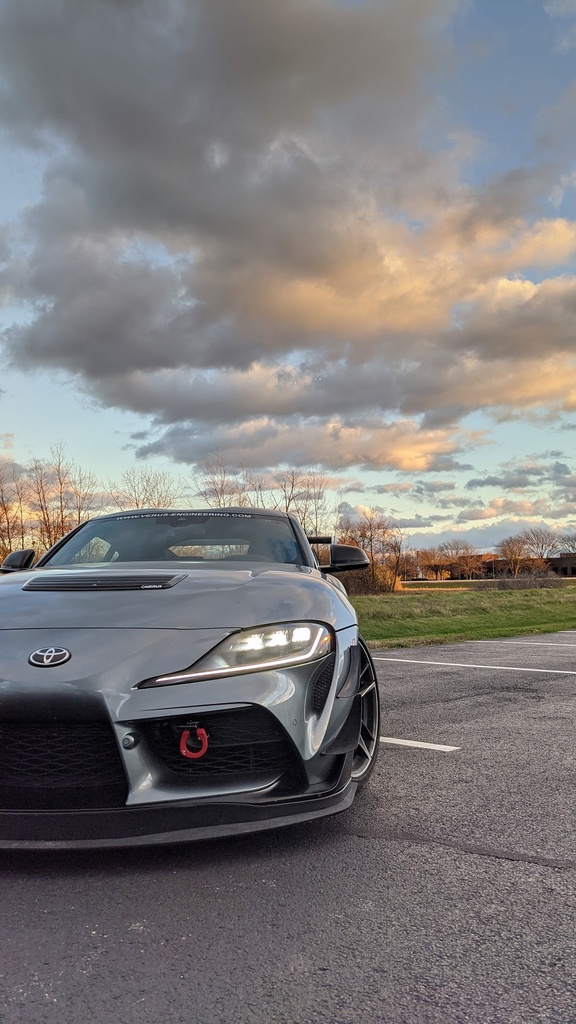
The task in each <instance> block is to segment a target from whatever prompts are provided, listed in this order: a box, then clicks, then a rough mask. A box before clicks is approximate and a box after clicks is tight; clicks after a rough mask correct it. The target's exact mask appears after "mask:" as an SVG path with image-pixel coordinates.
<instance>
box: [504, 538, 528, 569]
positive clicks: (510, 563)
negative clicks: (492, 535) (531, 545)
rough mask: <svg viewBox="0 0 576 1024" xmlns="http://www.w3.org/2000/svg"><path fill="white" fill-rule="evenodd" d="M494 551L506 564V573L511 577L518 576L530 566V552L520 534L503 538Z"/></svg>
mask: <svg viewBox="0 0 576 1024" xmlns="http://www.w3.org/2000/svg"><path fill="white" fill-rule="evenodd" d="M496 550H497V552H498V554H499V555H500V557H501V558H503V559H504V561H505V562H506V568H507V571H508V572H509V574H510V575H511V576H519V575H520V573H521V572H523V571H524V570H526V569H527V568H528V567H529V565H530V551H529V549H528V546H527V544H526V540H525V538H524V537H523V536H522V534H516V536H513V537H505V538H504V540H501V541H500V543H499V544H497V545H496Z"/></svg>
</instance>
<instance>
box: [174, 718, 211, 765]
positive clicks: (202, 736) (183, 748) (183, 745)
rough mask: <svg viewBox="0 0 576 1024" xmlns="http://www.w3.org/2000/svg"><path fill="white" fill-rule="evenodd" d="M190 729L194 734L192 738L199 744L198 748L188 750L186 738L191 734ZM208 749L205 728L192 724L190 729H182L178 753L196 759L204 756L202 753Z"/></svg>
mask: <svg viewBox="0 0 576 1024" xmlns="http://www.w3.org/2000/svg"><path fill="white" fill-rule="evenodd" d="M192 731H194V733H195V734H196V735H195V736H194V737H193V739H195V740H197V741H198V743H199V744H200V749H199V750H189V749H188V740H189V739H190V736H191V735H192ZM207 750H208V733H207V732H206V729H202V728H201V727H199V726H197V725H193V726H191V727H190V729H184V730H183V732H181V733H180V753H181V754H182V757H191V758H193V760H197V759H198V758H199V757H204V754H205V753H206V751H207Z"/></svg>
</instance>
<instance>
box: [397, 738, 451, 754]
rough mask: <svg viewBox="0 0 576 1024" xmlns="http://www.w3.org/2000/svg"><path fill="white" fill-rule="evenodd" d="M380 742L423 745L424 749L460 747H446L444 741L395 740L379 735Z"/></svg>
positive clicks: (411, 745) (406, 745) (399, 744)
mask: <svg viewBox="0 0 576 1024" xmlns="http://www.w3.org/2000/svg"><path fill="white" fill-rule="evenodd" d="M380 743H396V744H397V746H399V747H423V748H424V749H425V750H446V751H450V750H460V747H447V746H446V745H445V744H444V743H421V742H420V741H419V740H397V739H394V737H392V736H381V737H380Z"/></svg>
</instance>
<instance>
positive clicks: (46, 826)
mask: <svg viewBox="0 0 576 1024" xmlns="http://www.w3.org/2000/svg"><path fill="white" fill-rule="evenodd" d="M355 793H356V783H355V782H353V781H347V782H346V783H345V785H343V786H341V787H340V788H338V789H337V790H336V791H334V790H332V791H331V792H330V793H328V794H324V795H321V796H308V797H303V798H302V799H295V798H294V797H291V798H287V799H277V800H268V801H258V802H254V803H249V802H243V803H237V802H234V803H227V802H224V801H223V802H220V803H218V802H217V801H212V802H210V803H206V804H195V805H193V804H191V802H190V801H175V802H171V803H170V804H165V803H163V804H155V805H149V806H147V807H121V808H117V809H116V808H114V809H113V810H91V811H82V810H79V811H0V849H4V850H16V849H18V850H74V849H78V850H86V849H96V848H113V847H121V846H152V845H155V844H158V843H188V842H192V841H195V840H199V839H217V838H219V837H220V836H233V835H242V834H244V833H248V832H260V831H263V830H265V829H271V828H281V827H283V826H286V825H295V824H297V823H298V822H303V821H312V820H313V819H314V818H322V817H325V816H326V815H329V814H337V813H338V812H339V811H345V810H346V809H347V808H348V807H350V805H351V803H352V801H353V799H354V795H355Z"/></svg>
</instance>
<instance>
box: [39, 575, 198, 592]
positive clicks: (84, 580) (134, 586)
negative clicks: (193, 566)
mask: <svg viewBox="0 0 576 1024" xmlns="http://www.w3.org/2000/svg"><path fill="white" fill-rule="evenodd" d="M185 577H186V573H179V574H178V575H177V576H173V575H171V576H166V575H163V574H162V573H156V574H154V575H152V574H151V573H147V574H144V573H142V574H141V575H137V574H136V573H133V574H129V575H128V574H124V575H120V573H118V574H113V573H103V574H102V575H101V576H98V575H96V574H94V575H81V574H80V573H76V572H71V573H67V574H66V575H64V574H61V575H57V574H56V573H52V572H47V573H45V574H44V573H43V574H42V575H41V576H33V578H32V579H31V580H28V582H27V583H25V584H24V586H23V587H22V590H51V591H63V590H68V591H80V590H91V591H95V590H167V589H168V587H175V586H176V584H177V583H180V581H181V580H183V579H185Z"/></svg>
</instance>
